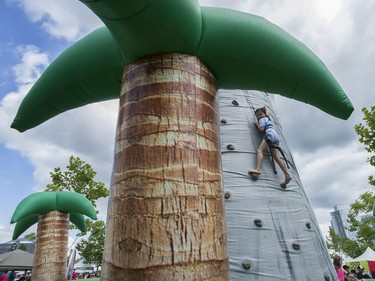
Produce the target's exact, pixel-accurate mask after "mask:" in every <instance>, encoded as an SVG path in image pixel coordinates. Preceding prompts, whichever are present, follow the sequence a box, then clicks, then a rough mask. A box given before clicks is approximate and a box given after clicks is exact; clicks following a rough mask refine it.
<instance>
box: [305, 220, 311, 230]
mask: <svg viewBox="0 0 375 281" xmlns="http://www.w3.org/2000/svg"><path fill="white" fill-rule="evenodd" d="M306 227H307V228H308V229H311V223H310V222H309V221H308V222H306Z"/></svg>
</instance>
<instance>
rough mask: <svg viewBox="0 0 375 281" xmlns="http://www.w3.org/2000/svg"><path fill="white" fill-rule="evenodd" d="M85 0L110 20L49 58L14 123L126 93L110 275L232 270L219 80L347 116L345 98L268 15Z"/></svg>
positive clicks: (209, 274)
mask: <svg viewBox="0 0 375 281" xmlns="http://www.w3.org/2000/svg"><path fill="white" fill-rule="evenodd" d="M82 2H83V3H84V4H85V5H87V6H88V7H89V8H90V9H91V10H92V11H93V12H94V13H96V14H97V15H98V16H99V17H100V18H101V19H102V21H103V22H104V24H105V25H106V27H102V28H99V29H98V30H96V31H94V32H92V33H91V34H89V35H88V36H86V37H85V38H83V39H81V40H80V41H79V42H77V43H76V44H74V45H73V46H72V47H71V48H69V49H68V50H66V51H65V52H64V53H63V54H62V55H61V56H60V57H59V58H57V59H56V60H55V61H54V62H53V63H52V64H51V65H50V67H48V69H47V70H46V71H45V72H44V73H43V75H42V77H41V78H40V79H39V80H38V81H37V82H36V84H35V85H34V87H33V88H32V89H31V90H30V92H29V93H28V95H27V96H26V97H25V99H24V100H23V102H22V104H21V106H20V108H19V111H18V113H17V116H16V117H15V119H14V122H13V124H12V127H13V128H16V129H17V130H19V131H25V130H27V129H30V128H32V127H35V126H37V125H39V124H40V123H42V122H44V121H46V120H48V119H49V118H52V117H53V116H55V115H58V114H60V113H62V112H64V111H67V110H70V109H73V108H77V107H80V106H83V105H85V104H88V103H92V102H98V101H102V100H107V99H113V98H120V107H119V117H118V127H117V134H116V150H115V163H114V169H113V174H112V184H111V195H110V200H109V206H108V219H107V234H106V242H105V251H104V257H103V270H102V276H101V278H102V280H142V279H145V280H229V273H228V260H227V249H226V232H225V217H224V208H223V202H222V197H223V196H222V195H223V189H222V173H221V158H220V146H219V143H220V140H219V133H218V132H219V124H218V110H217V104H216V103H217V102H216V99H215V94H216V90H217V88H225V89H257V90H263V91H267V92H272V93H278V94H281V95H284V96H286V97H289V98H293V99H296V100H299V101H303V102H306V103H309V104H311V105H314V106H316V107H318V108H320V109H322V110H323V111H325V112H327V113H329V114H332V115H334V116H337V117H339V118H344V119H346V118H348V117H349V116H350V114H351V112H352V110H353V107H352V105H351V103H350V101H349V99H348V98H347V97H346V95H345V94H344V91H343V90H342V89H341V87H340V85H339V84H338V83H337V81H336V80H335V79H334V77H333V76H332V75H331V74H330V72H329V71H328V70H327V68H326V67H325V66H324V64H323V63H322V62H321V61H320V60H319V59H318V58H317V57H316V56H315V55H314V54H313V53H312V52H311V51H310V50H309V49H308V48H307V47H306V46H304V45H303V44H302V43H301V42H299V41H297V40H296V39H294V38H293V37H291V36H290V35H289V34H287V33H286V32H285V31H283V30H281V29H280V28H278V27H277V26H274V25H273V24H271V23H269V22H268V21H266V20H264V19H263V18H260V17H257V16H254V15H249V14H245V13H241V12H237V11H233V10H228V9H219V8H208V7H200V6H199V4H198V2H197V1H196V0H186V1H175V0H142V1H130V0H126V1H82Z"/></svg>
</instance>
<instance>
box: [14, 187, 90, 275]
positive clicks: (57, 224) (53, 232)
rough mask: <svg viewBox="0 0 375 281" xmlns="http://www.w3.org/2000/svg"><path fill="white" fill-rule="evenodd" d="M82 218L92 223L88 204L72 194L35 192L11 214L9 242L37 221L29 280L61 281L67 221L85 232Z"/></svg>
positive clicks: (64, 262)
mask: <svg viewBox="0 0 375 281" xmlns="http://www.w3.org/2000/svg"><path fill="white" fill-rule="evenodd" d="M84 215H86V216H88V217H90V218H91V219H95V220H96V211H95V208H94V206H93V205H92V204H91V202H90V201H89V200H88V199H87V198H86V197H84V196H83V195H81V194H78V193H75V192H67V191H59V192H49V191H48V192H38V193H33V194H31V195H29V196H28V197H26V198H25V199H23V200H22V201H21V202H20V203H19V204H18V205H17V207H16V210H15V211H14V213H13V216H12V220H11V223H14V222H16V226H15V228H14V232H13V239H17V238H18V237H19V236H20V235H21V234H22V233H23V232H24V231H26V230H27V229H28V228H29V227H30V226H31V225H33V224H34V223H36V222H38V228H37V232H36V245H35V253H34V259H33V270H32V271H33V280H36V281H49V280H56V281H65V280H66V275H67V274H66V272H67V269H66V266H67V252H68V232H69V221H71V222H72V223H74V224H75V225H76V226H77V227H78V228H79V230H81V231H82V232H86V222H85V218H84Z"/></svg>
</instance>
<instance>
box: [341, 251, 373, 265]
mask: <svg viewBox="0 0 375 281" xmlns="http://www.w3.org/2000/svg"><path fill="white" fill-rule="evenodd" d="M353 261H375V251H374V250H373V249H371V248H370V247H367V249H366V251H364V252H363V254H362V255H360V256H358V257H356V258H354V259H345V262H353Z"/></svg>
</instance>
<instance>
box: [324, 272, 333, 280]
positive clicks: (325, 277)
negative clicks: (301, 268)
mask: <svg viewBox="0 0 375 281" xmlns="http://www.w3.org/2000/svg"><path fill="white" fill-rule="evenodd" d="M324 280H325V281H330V280H331V277H329V274H328V273H327V272H324Z"/></svg>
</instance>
